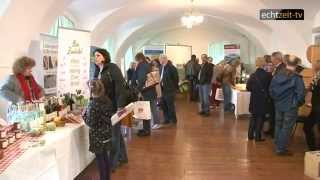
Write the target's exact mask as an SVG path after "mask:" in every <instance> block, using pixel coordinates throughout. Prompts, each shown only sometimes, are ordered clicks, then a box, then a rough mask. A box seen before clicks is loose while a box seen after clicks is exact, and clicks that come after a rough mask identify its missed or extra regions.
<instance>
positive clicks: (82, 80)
mask: <svg viewBox="0 0 320 180" xmlns="http://www.w3.org/2000/svg"><path fill="white" fill-rule="evenodd" d="M90 43H91V42H90V33H89V32H88V31H82V30H75V29H65V28H60V29H59V62H58V77H57V84H58V94H65V93H69V92H70V93H76V91H77V90H81V91H82V92H83V94H85V95H86V96H88V95H89V91H88V88H87V81H88V80H89V68H90Z"/></svg>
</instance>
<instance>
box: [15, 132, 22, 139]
mask: <svg viewBox="0 0 320 180" xmlns="http://www.w3.org/2000/svg"><path fill="white" fill-rule="evenodd" d="M14 134H15V137H16V139H21V137H22V132H21V131H20V130H15V131H14Z"/></svg>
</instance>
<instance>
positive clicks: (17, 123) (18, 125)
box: [13, 122, 21, 130]
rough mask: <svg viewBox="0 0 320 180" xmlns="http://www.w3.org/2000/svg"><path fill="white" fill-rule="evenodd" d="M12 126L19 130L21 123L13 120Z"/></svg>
mask: <svg viewBox="0 0 320 180" xmlns="http://www.w3.org/2000/svg"><path fill="white" fill-rule="evenodd" d="M13 127H14V129H15V130H20V129H21V124H20V123H19V122H15V123H14V124H13Z"/></svg>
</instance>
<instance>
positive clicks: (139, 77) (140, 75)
mask: <svg viewBox="0 0 320 180" xmlns="http://www.w3.org/2000/svg"><path fill="white" fill-rule="evenodd" d="M135 60H136V62H137V68H136V72H135V76H134V81H135V82H136V86H137V89H138V91H139V92H140V93H141V95H142V98H143V100H144V101H149V102H150V106H151V107H150V108H151V114H152V118H153V121H154V122H159V117H158V113H157V105H156V104H157V102H156V99H157V92H156V88H155V86H151V87H145V83H146V80H147V74H148V73H150V72H151V70H152V69H151V64H149V63H148V62H147V60H146V58H145V56H144V55H143V53H138V54H137V55H136V56H135ZM150 126H151V124H150V120H144V121H143V129H142V130H140V131H139V133H138V136H141V137H143V136H150V133H151V130H150V129H151V127H150Z"/></svg>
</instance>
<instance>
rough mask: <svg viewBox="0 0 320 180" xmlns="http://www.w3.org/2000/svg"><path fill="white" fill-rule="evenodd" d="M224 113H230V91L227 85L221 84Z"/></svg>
mask: <svg viewBox="0 0 320 180" xmlns="http://www.w3.org/2000/svg"><path fill="white" fill-rule="evenodd" d="M222 91H223V106H224V111H232V104H231V97H232V90H231V87H230V85H229V84H222Z"/></svg>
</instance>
